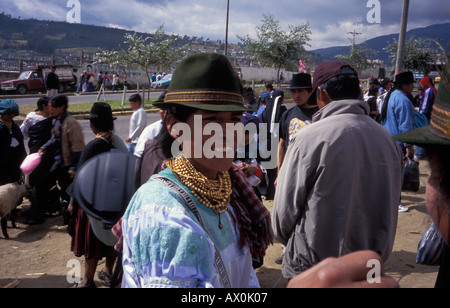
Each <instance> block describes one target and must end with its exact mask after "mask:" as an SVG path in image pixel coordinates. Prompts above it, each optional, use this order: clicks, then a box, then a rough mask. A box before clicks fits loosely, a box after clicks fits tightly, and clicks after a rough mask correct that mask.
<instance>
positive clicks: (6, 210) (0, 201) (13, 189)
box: [0, 183, 30, 238]
mask: <svg viewBox="0 0 450 308" xmlns="http://www.w3.org/2000/svg"><path fill="white" fill-rule="evenodd" d="M29 195H30V191H29V187H28V185H26V184H19V183H11V184H6V185H3V186H0V217H1V227H2V232H3V235H4V236H5V238H9V236H8V232H7V230H6V226H7V221H8V217H9V216H11V221H12V227H13V228H17V226H16V222H15V219H14V214H11V213H12V212H13V210H14V209H15V208H16V207H17V206H18V205H19V204H21V203H22V200H23V198H28V197H29ZM10 214H11V215H10Z"/></svg>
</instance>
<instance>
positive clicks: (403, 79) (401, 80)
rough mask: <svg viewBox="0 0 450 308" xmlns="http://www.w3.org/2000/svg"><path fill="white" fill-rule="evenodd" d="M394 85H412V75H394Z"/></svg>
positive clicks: (404, 73)
mask: <svg viewBox="0 0 450 308" xmlns="http://www.w3.org/2000/svg"><path fill="white" fill-rule="evenodd" d="M394 83H396V84H406V83H414V74H413V73H412V72H402V73H399V74H397V75H395V77H394Z"/></svg>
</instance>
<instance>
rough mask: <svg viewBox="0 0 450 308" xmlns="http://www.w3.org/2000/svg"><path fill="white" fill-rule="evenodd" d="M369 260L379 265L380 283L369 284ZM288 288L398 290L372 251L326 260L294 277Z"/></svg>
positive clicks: (381, 262)
mask: <svg viewBox="0 0 450 308" xmlns="http://www.w3.org/2000/svg"><path fill="white" fill-rule="evenodd" d="M370 260H376V261H378V262H380V264H381V273H380V275H381V277H380V282H373V283H370V282H369V281H368V279H367V274H368V273H369V271H370V270H372V267H370V266H368V264H370V263H368V262H369V261H370ZM287 287H288V288H398V287H399V285H398V284H397V282H396V281H395V280H394V279H393V278H391V277H388V276H385V274H384V270H383V261H382V259H381V257H380V256H379V255H378V254H377V253H375V252H373V251H358V252H354V253H351V254H348V255H345V256H343V257H341V258H328V259H326V260H324V261H322V262H320V263H319V264H317V265H316V266H314V267H313V268H310V269H309V270H307V271H306V272H303V273H302V274H300V275H298V276H296V277H294V278H293V279H292V280H291V281H290V282H289V284H288V286H287Z"/></svg>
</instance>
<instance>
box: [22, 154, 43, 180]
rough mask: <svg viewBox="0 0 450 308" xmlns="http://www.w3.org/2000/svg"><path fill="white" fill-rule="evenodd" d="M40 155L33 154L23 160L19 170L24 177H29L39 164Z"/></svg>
mask: <svg viewBox="0 0 450 308" xmlns="http://www.w3.org/2000/svg"><path fill="white" fill-rule="evenodd" d="M41 159H42V157H41V155H40V154H38V153H33V154H30V155H28V156H27V157H26V158H25V160H24V161H23V162H22V164H21V165H20V169H21V170H22V172H23V173H24V174H25V175H30V173H31V172H33V170H34V169H36V167H37V166H39V164H40V163H41Z"/></svg>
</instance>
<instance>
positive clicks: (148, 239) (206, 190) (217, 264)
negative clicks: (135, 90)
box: [122, 53, 272, 288]
mask: <svg viewBox="0 0 450 308" xmlns="http://www.w3.org/2000/svg"><path fill="white" fill-rule="evenodd" d="M154 105H155V106H157V107H158V108H161V109H165V110H167V114H166V117H165V119H164V121H163V124H164V125H163V129H162V130H161V132H160V134H159V135H158V136H157V137H156V141H157V142H155V144H156V146H157V147H158V149H159V150H162V152H163V153H164V156H165V157H166V158H167V160H166V161H165V164H164V170H163V171H162V172H160V173H159V174H158V175H157V176H153V177H152V178H151V179H150V180H149V181H148V182H147V183H146V184H144V185H143V186H141V188H140V189H139V190H138V191H137V193H136V194H135V196H134V197H133V199H132V201H131V202H130V204H129V206H128V209H127V212H126V214H125V215H124V217H123V221H122V232H123V269H124V275H123V280H122V286H123V287H234V288H240V287H259V282H258V279H257V277H256V275H255V272H254V269H253V267H256V266H260V265H261V264H262V259H263V257H264V255H265V251H266V249H267V247H268V245H269V244H270V243H271V242H272V229H271V225H270V214H269V212H268V211H267V209H266V208H265V207H264V206H263V204H262V203H261V201H260V200H259V199H258V197H257V196H256V194H255V193H254V190H253V188H252V187H251V186H250V184H249V183H248V182H247V180H246V177H245V175H244V174H243V173H242V171H240V170H239V168H237V167H236V166H235V165H233V159H234V154H235V150H236V148H237V145H238V142H240V141H239V135H240V133H239V124H240V125H242V124H241V118H242V114H243V112H245V111H247V108H245V107H244V100H243V97H242V87H241V85H240V82H239V80H238V78H237V74H236V73H235V72H234V70H233V68H232V66H231V64H230V62H229V61H228V59H227V58H226V57H225V56H223V55H219V54H211V53H203V54H195V55H192V56H189V57H187V58H186V59H184V60H183V61H182V62H181V63H180V64H179V65H178V67H177V68H176V70H175V72H174V74H173V77H172V82H171V85H170V87H169V90H168V93H167V94H166V96H165V99H164V101H163V102H157V103H154Z"/></svg>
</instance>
